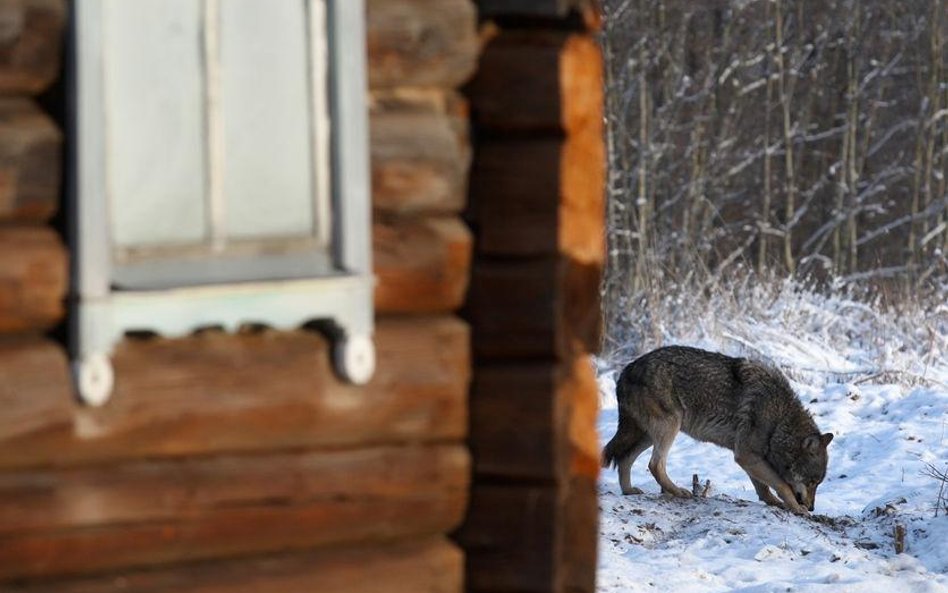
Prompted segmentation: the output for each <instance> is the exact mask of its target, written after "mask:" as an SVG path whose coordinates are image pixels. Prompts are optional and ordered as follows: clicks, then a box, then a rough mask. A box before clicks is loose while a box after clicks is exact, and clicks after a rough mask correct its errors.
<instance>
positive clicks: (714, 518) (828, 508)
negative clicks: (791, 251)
mask: <svg viewBox="0 0 948 593" xmlns="http://www.w3.org/2000/svg"><path fill="white" fill-rule="evenodd" d="M742 323H746V320H745V321H742ZM779 325H780V323H769V322H768V323H764V322H762V321H760V319H758V321H757V324H756V327H748V328H745V329H746V330H747V331H744V332H741V331H740V328H737V331H735V328H734V326H733V325H732V326H730V327H727V328H724V330H723V331H717V332H706V333H701V334H698V333H692V334H691V335H688V336H685V338H684V339H680V340H675V339H674V338H672V337H669V336H666V337H665V339H664V340H662V341H663V342H664V343H684V344H692V345H700V346H703V347H707V348H713V349H717V350H724V351H728V350H730V351H731V352H730V353H737V352H734V347H733V345H734V343H741V342H743V343H744V347H742V350H741V353H746V351H747V348H746V346H748V345H751V346H752V348H751V350H755V351H757V352H758V353H763V354H764V355H765V356H763V358H766V359H768V360H771V361H776V362H777V363H779V364H780V366H781V367H782V368H784V369H785V370H786V371H787V372H788V373H789V374H790V375H791V376H794V373H793V369H792V368H791V367H793V366H794V365H796V366H797V368H802V369H803V372H801V373H800V374H799V375H798V377H797V378H800V377H803V379H801V381H802V382H797V381H794V382H793V385H794V388H795V389H796V391H797V393H798V394H799V395H800V397H801V399H802V400H803V401H804V402H805V403H806V405H807V407H808V408H809V409H810V411H811V412H812V413H813V415H814V417H815V419H816V421H817V424H818V425H819V427H820V428H821V429H823V430H824V431H831V432H833V433H835V435H836V438H835V439H834V440H833V442H832V444H831V445H830V466H829V471H828V473H827V477H826V481H825V482H824V483H823V485H822V486H821V487H820V489H819V492H818V495H817V500H816V511H815V513H814V516H813V517H811V518H801V517H797V516H794V515H791V514H789V513H787V512H785V511H781V510H777V509H774V508H772V507H767V506H765V505H763V503H760V502H758V501H757V497H756V494H755V493H754V490H753V487H752V486H751V484H750V481H749V480H748V478H747V476H746V475H745V474H744V472H743V471H742V470H740V468H738V466H737V465H736V464H735V463H734V461H733V459H732V456H731V453H730V452H729V451H726V450H724V449H721V448H718V447H715V446H713V445H710V444H706V443H696V442H694V441H692V440H690V439H689V438H688V437H686V436H684V435H680V436H679V437H678V440H677V441H676V443H675V445H674V447H673V448H672V450H671V454H670V455H669V467H668V471H669V475H670V476H671V477H672V479H673V480H675V481H676V482H677V483H678V484H679V485H681V486H684V487H686V488H689V489H690V487H691V482H692V475H693V474H696V473H697V474H699V476H700V479H701V480H702V482H703V481H704V480H710V481H711V484H712V486H711V491H710V493H709V495H708V497H707V498H697V499H693V500H684V501H683V500H679V499H666V498H664V497H662V496H660V494H659V488H658V485H657V484H656V483H655V481H654V480H653V479H652V477H651V475H649V473H648V469H647V467H646V465H647V460H648V455H649V453H648V452H646V453H645V454H644V455H642V456H641V457H640V458H639V460H638V461H637V462H636V464H635V466H634V467H633V469H632V481H633V484H634V485H636V486H638V487H640V488H642V489H644V490H645V494H642V495H636V496H622V495H621V494H620V493H619V485H618V483H617V479H616V473H615V471H614V470H604V471H603V474H602V478H601V480H600V485H599V500H600V509H601V526H600V549H599V558H600V559H599V579H598V590H599V592H600V593H606V592H610V593H611V592H616V593H618V592H633V591H674V592H675V593H704V592H718V591H722V592H723V591H742V592H748V593H749V592H761V593H763V592H770V591H774V592H777V591H779V592H789V591H794V592H806V591H834V592H837V591H860V592H871V593H875V592H878V593H889V592H903V591H905V592H914V591H919V592H923V591H926V592H927V591H945V592H948V517H946V514H945V512H944V511H942V512H941V513H939V515H938V517H937V518H936V517H935V516H934V515H935V512H934V507H935V503H936V499H937V497H938V495H939V482H938V481H936V480H934V479H933V478H931V477H929V476H926V475H923V474H922V471H923V470H924V469H925V468H926V465H927V464H934V465H935V466H936V467H938V468H939V469H941V470H944V469H945V464H946V463H948V373H946V367H945V363H944V362H943V360H944V359H943V358H942V356H943V354H944V353H943V352H941V351H936V352H935V354H936V355H937V357H936V358H935V360H934V362H932V361H931V360H930V361H929V362H927V363H926V364H925V365H924V367H925V368H924V369H921V368H920V367H919V365H918V364H917V363H918V357H917V356H912V355H908V356H903V357H902V358H901V359H899V358H898V357H890V358H889V359H887V361H885V362H884V364H885V365H886V366H885V368H889V369H894V368H895V367H898V366H899V365H900V364H901V365H902V366H901V367H899V368H904V369H908V372H911V373H914V374H915V375H916V377H915V379H914V380H912V381H905V380H902V381H899V380H898V379H892V380H888V379H887V377H889V376H893V377H895V376H897V375H898V373H892V374H888V375H885V376H879V377H874V378H873V376H872V373H869V372H868V371H867V372H866V373H863V374H862V375H859V378H856V375H853V376H852V377H850V378H849V379H848V380H846V379H845V377H844V380H841V379H840V376H839V374H838V373H833V372H830V373H822V374H821V373H819V372H811V371H813V370H814V369H813V365H814V362H813V360H814V359H818V360H823V361H825V362H826V364H828V365H830V367H832V368H831V369H830V370H838V369H839V368H850V367H860V368H862V369H863V370H865V367H866V366H867V365H870V366H871V365H873V364H878V363H879V361H878V360H874V359H871V357H869V358H867V353H866V352H864V351H863V352H854V353H853V352H850V353H847V352H843V353H842V354H836V352H839V349H838V348H833V347H831V346H829V345H827V344H826V343H821V342H820V341H819V340H817V341H816V342H813V343H800V336H805V335H806V334H807V329H806V328H805V327H801V328H798V330H799V331H796V332H793V331H791V332H788V333H787V334H786V335H782V334H781V333H780V332H779V331H778V329H779ZM932 327H934V328H935V331H936V335H935V338H933V341H935V342H936V345H937V340H941V341H942V343H943V341H944V339H945V335H943V332H944V325H938V324H934V325H929V329H930V328H932ZM926 331H928V330H926ZM735 333H741V336H737V337H738V338H739V339H737V340H735V339H733V338H734V337H735V336H734V334H735ZM722 335H723V336H725V338H721V337H720V336H722ZM728 337H729V338H728ZM888 338H891V336H888V337H887V339H888ZM888 341H892V340H891V339H888ZM728 344H730V346H729V345H728ZM790 349H796V350H799V352H800V353H804V354H805V356H806V358H804V356H803V355H802V354H797V355H793V354H792V353H791V354H787V353H788V352H789V350H790ZM890 354H891V353H890ZM909 354H911V353H909ZM834 357H836V358H839V359H838V360H837V359H836V358H834ZM860 357H862V358H860ZM619 367H620V364H619V363H617V362H613V363H612V364H609V363H606V362H603V361H600V379H599V380H600V396H601V398H602V411H601V413H600V417H599V431H600V436H601V439H602V443H603V444H605V443H606V442H607V441H608V440H609V438H611V437H612V435H613V434H614V433H615V427H616V409H615V391H614V383H613V377H614V373H615V371H616V369H618V368H619ZM830 367H827V368H830ZM817 370H818V369H817ZM824 370H825V369H824ZM895 370H897V369H895ZM922 372H924V373H926V375H927V377H925V380H923V381H919V380H918V377H917V375H918V374H920V373H922ZM830 375H832V377H830ZM904 376H905V375H903V377H904ZM897 524H899V525H903V526H904V527H905V531H906V535H905V545H906V551H905V553H903V554H896V553H895V551H894V536H893V533H894V530H895V526H896V525H897Z"/></svg>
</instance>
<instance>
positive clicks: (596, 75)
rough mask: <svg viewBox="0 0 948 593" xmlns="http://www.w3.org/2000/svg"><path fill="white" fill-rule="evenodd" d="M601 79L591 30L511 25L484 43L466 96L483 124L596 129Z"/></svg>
mask: <svg viewBox="0 0 948 593" xmlns="http://www.w3.org/2000/svg"><path fill="white" fill-rule="evenodd" d="M602 85H603V61H602V53H601V51H600V49H599V44H598V43H596V40H595V39H594V38H593V37H592V36H591V35H588V34H584V33H566V32H548V31H535V30H526V31H523V30H513V31H503V32H501V33H500V34H499V35H497V36H496V37H494V38H493V39H491V41H490V43H488V44H487V46H486V47H485V49H484V53H483V55H482V56H481V60H480V68H479V69H478V72H477V75H476V76H475V77H474V79H473V80H472V81H471V84H470V85H469V96H470V100H471V107H472V109H473V112H474V114H475V116H476V118H477V122H478V125H480V126H483V127H485V128H488V129H491V130H494V131H531V132H539V131H546V132H566V133H571V132H574V131H577V130H579V129H582V128H584V127H590V126H592V127H596V128H598V129H600V130H601V128H602V118H603V89H602ZM600 135H601V134H600Z"/></svg>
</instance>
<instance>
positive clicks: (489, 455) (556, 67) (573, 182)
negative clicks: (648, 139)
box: [457, 0, 605, 593]
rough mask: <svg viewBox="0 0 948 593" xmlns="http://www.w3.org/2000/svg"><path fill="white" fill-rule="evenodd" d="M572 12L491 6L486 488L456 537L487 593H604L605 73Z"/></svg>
mask: <svg viewBox="0 0 948 593" xmlns="http://www.w3.org/2000/svg"><path fill="white" fill-rule="evenodd" d="M567 4H578V3H575V2H573V3H567V2H560V1H553V0H546V1H542V0H541V1H529V0H520V1H515V2H493V1H485V2H482V4H481V5H482V7H483V8H484V10H485V13H486V14H488V15H489V16H491V17H493V18H494V19H496V20H495V21H494V22H492V23H490V24H488V25H487V26H486V30H488V31H493V33H492V35H491V39H490V41H489V42H488V43H487V45H486V47H485V48H484V51H483V55H482V59H481V65H480V68H479V70H478V74H477V76H476V77H475V79H474V81H473V82H472V83H471V85H470V90H469V94H470V100H471V110H472V119H473V121H474V126H475V127H474V129H475V136H474V138H475V142H474V146H475V154H474V164H473V168H472V174H471V195H470V207H469V215H470V218H471V221H472V227H473V228H474V229H475V230H476V233H475V258H474V269H473V275H472V280H471V290H470V297H469V300H468V305H467V307H466V311H467V316H468V319H469V321H470V323H471V328H472V337H473V348H474V356H475V367H474V386H473V390H472V394H471V403H470V406H471V435H470V442H471V453H472V456H473V461H474V486H473V490H472V500H471V509H470V511H469V514H468V517H467V519H466V522H465V525H464V526H463V527H462V529H461V530H460V531H459V533H458V535H457V537H458V540H459V541H460V542H461V544H462V547H464V549H465V551H466V553H467V581H468V587H469V590H470V591H473V592H477V593H481V592H484V593H488V592H489V593H512V592H536V593H540V592H544V593H551V592H567V591H569V592H589V593H591V592H592V591H593V590H594V588H595V568H596V556H595V554H596V541H597V537H598V530H597V517H598V506H597V500H596V477H597V475H598V466H599V463H598V441H597V437H596V434H595V417H596V410H597V403H598V397H597V388H596V383H595V377H594V374H593V368H592V365H591V361H590V358H589V353H590V352H594V351H595V350H596V349H597V348H598V342H599V332H600V315H599V302H598V294H599V282H600V276H601V271H602V266H603V261H604V248H605V239H604V228H603V225H604V214H603V211H604V204H603V196H604V180H605V154H604V144H603V130H602V121H603V107H602V76H603V71H602V58H601V55H600V52H599V48H598V45H597V43H596V41H595V39H594V37H593V33H592V32H591V31H590V30H588V29H587V28H586V25H585V24H584V23H588V22H590V20H584V19H583V18H581V17H582V16H583V15H582V13H577V12H574V11H571V10H568V6H567ZM586 16H589V14H587V15H586ZM591 20H594V19H591Z"/></svg>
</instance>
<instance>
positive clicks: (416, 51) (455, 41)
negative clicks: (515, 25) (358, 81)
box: [366, 0, 479, 88]
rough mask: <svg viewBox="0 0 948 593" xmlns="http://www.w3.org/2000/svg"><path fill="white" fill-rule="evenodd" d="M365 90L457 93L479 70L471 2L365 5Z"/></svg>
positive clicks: (372, 1)
mask: <svg viewBox="0 0 948 593" xmlns="http://www.w3.org/2000/svg"><path fill="white" fill-rule="evenodd" d="M366 9H367V13H368V14H367V16H368V22H367V37H368V61H369V85H370V86H371V87H372V88H387V87H396V86H435V87H442V88H455V87H457V86H459V85H460V84H461V83H463V82H464V81H466V80H467V79H468V78H469V77H470V75H471V74H472V73H473V72H474V69H475V68H476V66H477V54H478V51H479V47H478V40H477V14H476V10H475V8H474V4H473V3H472V2H471V1H470V0H399V1H398V2H392V1H391V0H368V2H367V3H366Z"/></svg>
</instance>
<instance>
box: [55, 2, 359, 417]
mask: <svg viewBox="0 0 948 593" xmlns="http://www.w3.org/2000/svg"><path fill="white" fill-rule="evenodd" d="M105 1H107V0H72V2H71V7H70V8H71V19H72V22H71V27H70V39H69V48H70V52H69V55H68V58H69V60H68V61H69V64H68V68H67V88H68V89H69V96H70V99H71V101H70V105H69V122H68V128H67V129H68V135H69V136H68V142H67V145H68V149H69V152H70V154H69V159H68V160H69V167H70V171H71V175H70V183H69V186H68V187H67V203H68V214H69V227H70V228H69V230H70V233H69V234H70V244H71V249H72V253H73V258H72V262H73V265H72V298H71V319H70V322H71V328H70V330H71V331H70V346H71V356H72V358H73V361H74V364H75V371H76V374H77V381H78V388H79V392H80V397H81V398H82V399H84V400H85V401H87V402H88V403H93V404H100V403H104V399H107V397H108V395H107V393H110V392H111V381H112V377H111V366H110V363H109V362H108V360H109V356H110V353H111V351H112V349H113V348H114V346H115V344H116V343H118V342H119V341H120V340H121V339H122V337H123V336H124V335H125V333H126V332H127V331H131V330H148V331H155V332H157V333H160V334H162V335H166V336H181V335H187V334H188V333H190V332H191V331H193V330H194V329H197V328H199V327H202V326H206V325H219V326H222V327H224V328H225V329H236V328H237V327H239V326H240V324H242V323H266V324H268V325H271V326H273V327H276V328H279V329H291V328H294V327H298V326H299V325H300V324H302V323H305V322H307V321H312V320H319V321H323V322H330V323H328V326H329V327H332V328H333V329H332V332H331V333H332V334H333V335H335V336H336V343H335V344H334V350H335V356H336V362H337V365H336V367H337V370H338V371H339V372H340V374H342V375H343V376H344V377H345V378H348V379H349V380H351V381H353V382H357V383H361V382H364V381H366V380H367V379H368V377H367V376H366V370H365V369H366V367H365V365H364V364H362V363H364V362H365V360H366V359H368V360H369V363H370V364H368V368H369V370H368V374H369V375H370V374H371V370H372V368H374V350H372V351H371V352H366V342H367V340H368V343H369V345H370V343H371V342H370V336H371V334H372V331H373V317H374V310H373V279H372V270H371V204H370V187H369V185H370V177H369V175H370V170H369V158H368V153H369V134H368V107H367V92H368V91H367V88H368V87H367V75H366V69H367V65H366V56H365V6H364V0H302V1H305V2H308V3H314V2H324V5H325V13H324V14H325V17H326V36H325V42H326V48H327V52H328V56H327V58H328V59H327V67H328V73H327V77H326V84H327V90H328V117H329V138H328V143H329V147H330V155H331V156H330V159H329V191H330V197H329V204H330V208H331V210H332V216H331V223H332V228H331V231H330V232H329V237H328V239H329V249H330V254H331V261H330V262H329V265H328V267H327V266H320V265H318V264H316V263H315V261H314V260H313V259H312V258H313V257H314V256H313V255H312V254H313V253H315V252H312V253H310V254H304V257H303V259H304V260H305V259H306V257H309V258H310V261H309V263H308V264H307V263H306V262H305V261H304V262H303V264H304V265H303V266H302V267H301V266H300V262H299V261H297V260H298V259H299V258H298V257H297V255H299V254H296V255H294V254H290V255H288V256H287V255H285V254H276V255H259V254H257V255H253V254H251V255H250V256H249V259H247V260H246V261H247V262H249V265H248V267H246V268H242V270H241V273H240V274H235V275H228V274H227V273H225V274H224V275H223V276H220V277H217V278H210V279H208V278H203V280H212V281H213V282H211V283H209V282H204V281H202V282H194V281H193V277H194V276H195V275H196V276H197V277H201V276H202V275H203V274H207V273H208V264H210V263H211V262H212V260H211V259H205V260H203V262H202V261H201V260H200V259H199V260H198V261H197V263H196V264H195V263H194V262H192V263H191V264H188V263H186V262H184V263H183V260H180V259H176V258H170V259H166V260H160V259H159V260H155V261H154V262H146V263H144V264H142V265H140V266H139V267H135V266H127V265H126V266H124V267H123V266H122V265H118V264H117V262H116V261H115V260H114V247H113V244H112V239H111V236H110V228H109V227H110V222H109V219H108V216H109V212H108V209H109V199H108V192H107V187H106V186H107V176H106V169H105V167H106V154H105V152H106V151H105V148H106V147H105V138H104V136H105V126H106V125H107V121H106V113H105V108H104V107H103V105H104V102H103V99H104V96H103V95H104V86H103V84H102V83H103V81H104V67H105V65H104V63H103V59H102V55H103V52H104V49H105V48H104V42H103V41H104V40H103V30H102V21H101V14H102V13H101V8H102V3H103V2H105ZM195 1H196V2H197V1H202V0H195ZM224 1H226V0H224ZM310 45H312V44H310ZM311 51H312V49H311ZM315 125H316V124H315V122H314V127H315ZM315 173H316V174H319V172H318V171H316V172H315ZM314 191H316V188H315V187H314ZM188 265H192V266H193V269H192V270H191V272H189V273H190V274H192V278H191V279H190V281H189V279H188V278H187V277H185V279H184V281H178V282H171V281H169V278H176V277H180V276H181V271H182V270H183V269H185V270H186V268H187V267H188ZM240 265H243V264H240ZM176 266H178V269H177V270H176V269H175V267H176ZM272 266H276V267H277V268H279V270H282V271H278V272H276V273H268V270H271V271H272V269H273V268H272ZM212 267H213V266H212ZM321 268H322V269H321ZM123 270H124V272H123ZM248 271H249V273H248ZM123 273H124V274H125V275H126V276H127V275H128V274H133V275H136V274H137V275H138V277H139V278H147V279H149V280H150V281H149V282H142V281H137V282H131V283H127V284H129V286H128V287H126V288H122V287H120V284H121V283H122V275H123ZM185 276H186V275H185ZM354 344H355V345H356V346H353V345H354ZM353 349H354V350H353ZM353 360H355V361H356V363H357V366H358V365H359V364H362V366H361V367H360V368H355V369H354V368H351V367H352V361H353ZM360 361H361V362H360ZM347 365H348V366H349V367H350V368H347ZM106 366H107V367H108V368H106ZM106 387H107V388H106ZM102 392H107V393H106V395H104V396H103V395H102ZM103 398H104V399H103ZM96 399H102V401H92V400H96Z"/></svg>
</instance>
